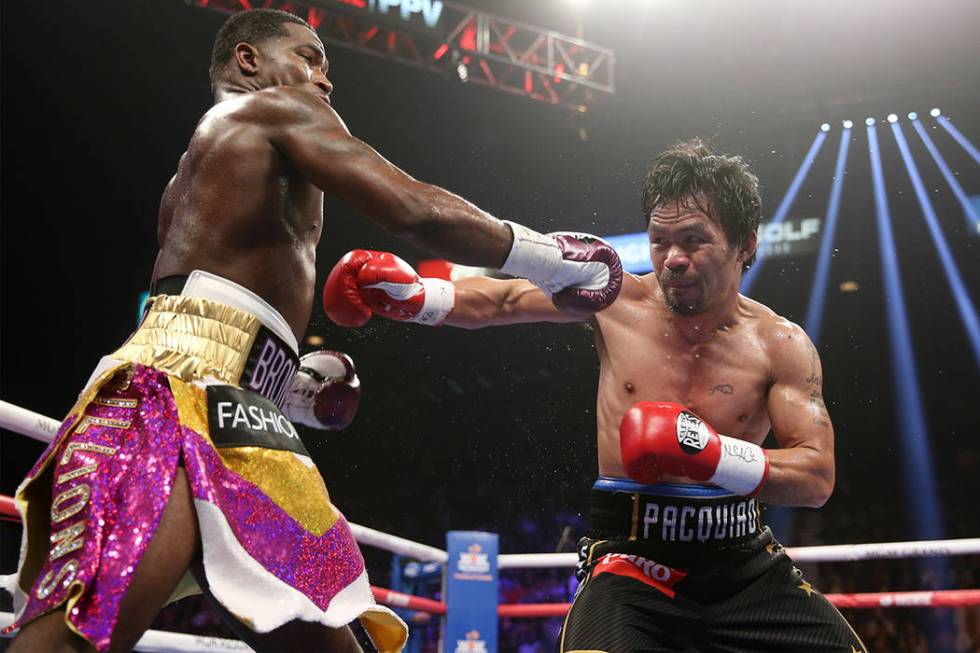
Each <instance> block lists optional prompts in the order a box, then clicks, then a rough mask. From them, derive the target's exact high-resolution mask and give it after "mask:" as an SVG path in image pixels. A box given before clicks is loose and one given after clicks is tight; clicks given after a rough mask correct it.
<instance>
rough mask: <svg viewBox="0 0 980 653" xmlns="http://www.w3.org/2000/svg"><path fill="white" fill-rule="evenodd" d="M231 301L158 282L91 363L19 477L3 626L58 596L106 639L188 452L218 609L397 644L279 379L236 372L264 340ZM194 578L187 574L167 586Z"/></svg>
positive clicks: (89, 634) (100, 644)
mask: <svg viewBox="0 0 980 653" xmlns="http://www.w3.org/2000/svg"><path fill="white" fill-rule="evenodd" d="M221 281H223V280H221ZM243 290H244V289H243ZM223 291H224V292H227V288H223ZM269 310H271V309H269ZM240 313H245V312H244V311H241V310H240V309H238V308H233V307H229V306H227V305H225V304H223V303H218V302H215V301H213V300H210V299H208V298H207V297H204V298H202V297H200V296H193V295H191V296H186V291H185V295H181V296H158V297H155V298H154V300H153V305H152V306H151V309H150V312H149V314H148V316H147V317H146V318H144V321H143V323H142V324H141V326H140V328H139V329H138V330H137V332H136V333H135V334H134V336H133V337H131V338H130V340H129V341H127V343H126V345H124V346H123V347H122V348H121V349H120V350H119V351H117V352H116V353H114V354H113V355H112V356H111V357H107V358H106V359H104V360H103V363H102V364H101V365H100V367H99V368H97V370H96V373H95V374H94V375H93V380H92V381H91V382H90V383H89V385H88V387H87V388H86V390H85V391H83V393H82V395H81V397H80V398H79V401H78V402H77V403H76V405H75V407H74V408H73V409H72V410H71V412H70V413H69V416H68V418H67V419H66V420H65V421H64V422H63V423H62V425H61V429H60V430H59V433H58V436H57V437H56V439H55V440H54V442H52V444H51V445H50V446H49V447H48V449H47V451H45V453H44V454H43V455H42V456H41V458H40V460H38V462H37V463H36V464H35V466H34V468H33V469H32V470H31V472H30V473H29V474H28V477H27V479H26V480H25V481H24V483H23V484H22V485H21V487H20V488H19V489H18V492H17V497H16V500H17V504H18V509H19V510H20V512H21V516H22V518H23V521H24V537H23V545H22V548H21V561H20V567H19V570H18V581H17V587H16V588H15V609H16V621H15V623H14V624H13V625H12V626H11V629H12V628H15V627H19V626H23V625H24V624H26V623H28V622H30V621H32V620H34V619H36V618H37V617H39V616H41V615H43V614H45V613H47V612H49V611H51V610H54V609H57V608H60V607H62V606H65V610H66V620H67V623H68V625H69V627H70V628H71V629H72V630H74V631H75V632H76V633H78V634H79V635H81V636H82V637H84V638H85V639H87V640H88V641H89V642H91V643H92V644H93V645H94V646H95V647H96V648H97V649H99V650H105V649H107V648H108V646H109V644H110V641H111V637H112V632H113V630H114V628H115V625H116V622H117V619H118V618H119V608H120V603H121V601H122V598H123V596H124V595H125V593H126V591H127V589H128V588H129V586H130V583H131V581H132V578H133V572H134V570H135V569H136V567H137V566H138V564H139V563H140V560H141V558H142V557H143V555H144V553H145V552H146V549H147V547H148V545H149V543H150V541H151V539H152V537H153V533H154V531H155V529H156V528H157V525H158V524H159V521H160V518H161V516H162V514H163V510H164V508H165V506H166V504H167V500H168V499H169V497H170V492H171V489H172V487H173V483H174V479H175V476H176V472H177V467H178V466H179V465H183V467H184V469H185V470H186V473H187V478H188V481H189V484H190V490H191V493H192V496H193V500H194V506H195V509H196V513H197V520H198V525H199V529H200V533H201V549H202V558H203V567H204V573H205V575H206V577H207V581H208V585H209V587H210V591H211V593H212V594H213V595H214V597H215V598H216V599H217V600H218V601H219V602H220V603H221V604H222V605H223V606H224V607H225V608H226V609H227V610H228V611H229V612H231V613H232V614H233V615H235V616H236V617H237V618H238V619H239V620H240V621H241V622H243V623H245V624H247V625H248V626H249V627H251V628H252V629H253V630H255V631H257V632H268V631H270V630H273V629H275V628H277V627H279V626H281V625H283V624H285V623H287V622H289V621H292V620H295V619H301V620H304V621H313V622H320V623H322V624H324V625H326V626H330V627H339V626H342V625H344V624H347V623H349V622H350V621H352V620H354V619H357V618H360V619H361V621H362V623H363V624H364V626H365V629H366V630H367V631H368V633H369V635H370V636H371V637H372V639H373V641H374V643H375V645H376V646H378V648H379V649H380V650H382V651H397V650H400V648H401V646H402V645H403V644H404V642H405V637H406V629H405V625H404V623H403V622H402V621H401V620H400V619H398V617H397V616H395V615H394V614H393V613H392V612H391V611H390V610H388V609H387V608H385V607H383V606H379V605H377V604H376V603H375V602H374V599H373V597H372V595H371V589H370V586H369V584H368V580H367V574H366V572H365V569H364V561H363V558H362V557H361V554H360V551H359V550H358V548H357V544H356V543H355V541H354V539H353V537H352V535H351V532H350V528H349V527H348V524H347V522H346V520H345V519H344V517H343V515H342V514H341V513H340V511H339V510H337V508H336V507H335V506H334V505H333V503H332V502H331V501H330V497H329V495H328V493H327V489H326V486H325V485H324V483H323V479H322V478H321V476H320V474H319V472H318V471H317V468H316V466H315V465H314V464H313V462H312V461H311V460H310V458H309V455H308V454H307V452H306V450H305V448H304V447H303V444H302V440H301V439H300V438H299V435H298V433H297V432H296V430H295V429H294V428H293V427H292V425H291V424H290V423H289V421H288V420H287V419H286V418H285V417H284V416H283V415H282V413H281V412H280V411H279V408H278V406H277V405H276V402H275V401H274V399H276V397H277V396H281V393H277V392H276V391H275V388H273V386H270V385H269V384H266V385H267V387H266V388H265V389H266V390H268V389H269V388H273V391H271V392H267V393H266V394H265V395H264V394H262V393H260V392H257V391H255V390H252V389H251V388H250V387H249V383H246V382H243V379H251V380H254V379H255V373H254V372H255V368H256V364H261V363H262V358H261V357H262V355H263V354H262V353H261V351H260V350H261V347H260V346H259V345H261V343H259V345H257V344H256V341H257V339H259V338H261V335H260V334H261V329H260V328H259V327H260V326H261V324H259V326H256V323H254V322H250V321H249V320H248V319H246V318H247V317H249V316H251V314H248V313H245V315H240ZM235 318H241V319H238V320H237V321H236V319H235ZM242 333H245V334H246V337H239V336H241V334H242ZM249 333H251V335H247V334H249ZM161 343H163V344H162V345H161ZM229 343H231V344H230V345H229ZM229 351H234V352H237V357H234V356H233V357H230V358H229ZM222 357H224V358H222ZM272 360H274V357H273V356H272V355H271V354H270V355H269V356H268V361H266V362H269V361H272ZM147 363H155V364H152V365H151V364H147ZM229 366H230V367H229ZM161 368H163V369H161ZM229 369H230V370H231V371H230V373H229V372H228V370H229ZM271 369H272V368H271V367H270V368H269V370H271ZM249 370H251V372H252V374H251V375H250V374H247V373H246V372H248V371H249ZM269 370H266V372H267V371H269ZM263 373H264V372H263ZM262 378H263V379H265V380H268V379H267V378H266V377H262ZM260 380H261V379H260ZM254 385H255V384H252V386H253V387H254ZM270 396H271V397H272V398H271V399H270V398H269V397H270ZM195 590H199V588H197V586H196V583H195V582H194V581H193V577H191V576H190V574H188V575H187V576H186V577H185V579H184V581H183V582H182V583H181V586H180V587H179V588H178V592H177V593H175V596H173V597H172V599H176V598H179V597H180V596H183V595H187V594H190V593H193V592H194V591H195Z"/></svg>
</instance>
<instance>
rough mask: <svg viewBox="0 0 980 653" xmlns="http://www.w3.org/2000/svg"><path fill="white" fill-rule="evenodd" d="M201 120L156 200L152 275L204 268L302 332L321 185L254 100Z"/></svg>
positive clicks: (235, 102) (220, 108)
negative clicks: (290, 156)
mask: <svg viewBox="0 0 980 653" xmlns="http://www.w3.org/2000/svg"><path fill="white" fill-rule="evenodd" d="M252 95H255V94H249V95H246V96H244V97H240V98H235V99H232V100H228V101H225V102H222V103H220V104H218V105H216V106H215V107H214V108H213V109H211V110H210V111H209V112H208V113H207V114H206V115H205V116H204V117H203V118H202V120H201V122H200V123H199V124H198V126H197V129H196V130H195V132H194V135H193V137H192V138H191V142H190V144H189V145H188V148H187V152H186V153H185V154H184V156H183V157H182V158H181V160H180V164H179V165H178V168H177V173H176V174H175V175H174V177H173V179H172V180H171V181H170V183H169V184H168V186H167V188H166V190H165V191H164V194H163V199H162V200H161V203H160V215H159V225H158V230H157V238H158V241H159V244H160V253H159V255H158V257H157V262H156V265H155V267H154V271H153V277H154V278H160V277H165V276H169V275H173V274H187V273H189V272H191V271H192V270H195V269H201V270H206V271H208V272H212V273H214V274H218V275H221V276H223V277H225V278H228V279H231V280H232V281H235V282H237V283H239V284H241V285H243V286H245V287H247V288H249V289H250V290H252V291H253V292H255V293H257V294H258V295H259V296H261V297H262V298H263V299H265V300H266V301H267V302H269V303H270V304H271V305H272V306H273V307H274V308H276V309H277V310H278V311H279V312H280V313H282V315H283V317H284V318H285V319H286V320H287V322H289V324H290V326H291V327H292V329H293V331H294V333H295V334H296V336H297V338H301V337H302V335H303V332H304V331H305V329H306V325H307V322H308V321H309V316H310V312H311V310H312V304H313V285H314V281H315V274H316V268H315V256H316V245H317V242H318V241H319V239H320V231H321V228H322V225H323V193H322V192H321V191H320V190H319V189H318V188H316V187H315V186H313V185H312V184H311V183H309V182H308V181H307V180H306V179H305V178H303V177H302V176H301V175H300V174H299V173H297V172H296V170H295V169H294V168H293V167H292V166H291V165H290V163H289V161H288V160H286V159H285V158H283V156H282V155H281V154H280V153H279V152H278V151H277V150H276V148H275V147H274V146H273V145H272V143H271V142H270V140H269V138H268V132H269V130H270V129H271V128H272V126H271V125H270V124H269V123H268V120H269V119H270V118H269V115H268V114H266V113H263V107H262V101H261V98H255V97H251V96H252Z"/></svg>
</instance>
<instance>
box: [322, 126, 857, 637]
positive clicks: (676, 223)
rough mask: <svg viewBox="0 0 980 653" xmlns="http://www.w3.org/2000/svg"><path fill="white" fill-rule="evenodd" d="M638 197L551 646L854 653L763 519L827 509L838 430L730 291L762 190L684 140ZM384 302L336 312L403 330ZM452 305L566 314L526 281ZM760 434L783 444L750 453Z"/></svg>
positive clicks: (793, 363) (790, 330)
mask: <svg viewBox="0 0 980 653" xmlns="http://www.w3.org/2000/svg"><path fill="white" fill-rule="evenodd" d="M642 206H643V216H644V220H645V223H646V227H647V231H648V234H649V239H650V256H651V259H652V262H653V270H654V271H653V273H651V274H647V275H644V276H633V275H625V276H624V279H623V287H622V291H621V293H620V294H619V297H618V299H617V300H616V301H615V302H614V303H613V304H612V305H611V306H609V307H608V308H606V309H604V310H602V311H601V312H598V313H596V314H595V315H594V316H593V317H590V318H588V319H589V320H590V322H591V323H592V325H593V326H594V327H595V340H596V350H597V352H598V354H599V361H600V371H599V392H598V402H597V417H598V452H599V474H600V478H599V480H598V481H597V482H596V484H595V486H594V488H593V500H592V510H591V527H590V531H589V533H588V534H587V537H586V538H584V539H583V540H582V542H581V548H580V556H581V564H580V574H581V578H582V581H583V582H582V583H581V585H580V587H579V590H578V593H577V595H576V598H575V600H574V602H573V604H572V607H571V609H570V610H569V613H568V616H567V618H566V622H565V625H564V627H563V629H562V633H561V636H560V643H559V648H560V650H561V651H563V652H566V653H570V652H574V651H577V652H580V653H583V652H585V651H589V652H597V651H615V652H617V653H618V652H632V651H691V650H699V651H746V652H748V651H799V652H801V653H802V652H812V651H840V652H842V653H852V652H854V651H864V650H865V649H864V645H863V644H862V643H861V641H860V640H859V638H858V637H857V635H856V634H855V633H854V632H853V630H852V629H851V628H850V627H849V626H848V624H847V622H846V621H845V620H844V618H843V617H842V616H841V615H840V613H839V612H837V610H836V609H834V607H833V606H832V605H831V604H830V603H829V602H828V601H827V600H826V599H825V598H824V597H823V596H822V595H821V594H820V593H819V592H817V591H816V590H815V589H814V588H813V587H812V586H811V585H810V583H808V582H807V581H806V580H805V579H803V577H802V576H801V574H800V572H799V571H798V570H796V569H795V568H794V567H793V563H792V561H791V560H790V559H789V557H788V556H787V555H786V553H785V552H784V551H783V549H782V547H781V546H780V545H779V544H778V543H777V542H776V541H775V540H774V539H773V536H772V533H771V532H770V531H769V529H768V528H766V527H764V526H763V525H762V523H761V521H760V503H761V502H768V503H772V504H776V505H785V506H808V507H819V506H821V505H823V504H824V502H826V501H827V498H828V497H829V496H830V494H831V492H832V490H833V487H834V430H833V426H832V425H831V421H830V416H829V415H828V413H827V408H826V406H825V405H824V401H823V396H822V385H823V376H822V371H821V365H820V359H819V356H818V354H817V351H816V349H815V348H814V346H813V344H812V343H811V342H810V339H809V338H808V337H807V335H806V333H805V332H804V331H803V330H802V329H801V328H800V327H799V326H797V325H795V324H793V323H791V322H789V321H788V320H786V319H784V318H782V317H780V316H779V315H776V314H775V313H774V312H773V311H771V310H770V309H768V308H767V307H765V306H763V305H762V304H760V303H758V302H755V301H753V300H751V299H749V298H748V297H744V296H742V295H740V294H739V292H738V289H739V282H740V280H741V277H742V272H743V270H744V269H745V268H747V266H748V265H749V264H751V262H752V260H753V258H754V254H755V248H756V229H757V228H758V225H759V216H760V197H759V191H758V180H757V179H756V177H755V175H753V174H752V172H751V171H750V170H749V168H748V166H747V165H746V163H745V162H744V161H743V160H742V159H741V158H740V157H731V156H726V155H722V154H719V153H716V152H714V151H713V150H712V149H710V148H709V147H707V146H706V145H704V144H703V143H701V142H700V141H697V140H695V141H689V142H684V143H678V144H676V145H675V146H673V147H672V148H670V149H669V150H667V151H666V152H663V153H662V154H660V155H659V156H658V157H657V158H656V159H655V161H654V163H653V165H652V166H651V167H650V170H649V172H648V173H647V176H646V178H645V179H644V182H643V190H642ZM432 268H433V269H439V266H432ZM448 268H449V266H442V269H448ZM335 270H336V268H335ZM447 276H450V278H451V273H450V274H449V275H447ZM419 283H421V284H423V285H424V284H431V283H435V281H434V280H430V279H422V280H420V281H419ZM378 292H379V291H377V290H372V291H371V292H367V291H364V292H361V294H360V295H359V296H357V297H355V298H353V299H351V300H350V302H351V303H358V302H360V303H362V304H364V305H366V306H367V307H368V308H369V309H371V310H377V311H378V312H381V313H382V314H383V315H385V316H386V317H389V318H392V319H402V320H404V319H408V318H407V317H406V315H407V314H409V313H411V311H407V312H392V311H390V310H385V308H384V307H385V306H390V302H388V301H387V299H386V298H385V297H384V296H381V295H379V294H378ZM451 294H452V309H451V310H449V311H447V312H446V314H445V315H443V316H441V317H440V319H439V320H438V322H440V323H442V324H447V325H452V326H458V327H463V328H470V329H475V328H480V327H485V326H491V325H501V324H517V323H528V322H538V321H540V322H568V321H573V320H575V319H576V318H575V317H574V316H572V315H569V314H567V313H565V314H563V313H560V312H559V311H557V310H556V309H555V307H554V306H553V304H552V302H551V301H549V299H548V297H547V296H546V295H545V294H544V293H542V292H541V291H540V290H539V289H538V288H536V287H535V286H534V285H532V284H530V283H528V282H526V281H523V280H503V279H491V278H488V277H473V278H463V279H460V280H457V281H455V282H454V283H453V284H452V292H451ZM328 314H330V312H329V311H328ZM770 430H771V431H772V433H773V435H774V436H775V439H776V441H777V442H778V443H779V445H780V446H779V448H777V449H762V447H761V446H760V445H761V444H762V442H763V440H765V438H766V435H767V434H768V433H769V432H770ZM719 432H720V433H725V434H727V435H719Z"/></svg>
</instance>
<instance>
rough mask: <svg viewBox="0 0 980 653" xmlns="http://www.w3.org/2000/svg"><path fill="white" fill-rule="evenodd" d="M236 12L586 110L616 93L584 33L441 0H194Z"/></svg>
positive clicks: (611, 57)
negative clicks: (266, 12) (285, 15)
mask: <svg viewBox="0 0 980 653" xmlns="http://www.w3.org/2000/svg"><path fill="white" fill-rule="evenodd" d="M189 2H190V3H191V4H193V5H195V6H198V7H203V8H207V9H212V10H217V11H221V12H225V13H234V12H238V11H243V10H246V9H251V8H258V7H263V8H270V9H281V10H284V11H289V12H291V13H294V14H296V15H298V16H300V17H302V18H304V19H305V20H306V21H307V22H309V23H310V25H312V26H313V27H314V28H315V29H316V30H317V32H318V33H319V34H320V37H321V38H322V39H323V40H324V41H325V42H328V43H330V44H332V45H338V46H341V47H345V48H351V49H354V50H358V51H360V52H365V53H367V54H372V55H375V56H379V57H383V58H385V59H389V60H391V61H397V62H399V63H403V64H408V65H411V66H416V67H418V68H424V69H427V70H431V71H433V72H436V73H440V74H449V75H451V76H453V77H455V78H458V79H460V80H461V81H463V82H467V83H474V84H480V85H483V86H489V87H492V88H496V89H499V90H501V91H507V92H510V93H515V94H517V95H523V96H524V97H528V98H531V99H533V100H537V101H540V102H546V103H549V104H555V105H565V106H570V107H573V108H575V109H577V110H579V111H586V110H587V109H588V107H589V106H590V105H591V104H592V103H593V102H594V101H595V99H596V98H597V97H598V96H601V95H603V94H612V93H614V92H615V84H614V67H615V54H614V53H613V51H612V50H610V49H609V48H604V47H601V46H598V45H595V44H593V43H589V42H587V41H583V40H581V39H577V38H574V37H571V36H565V35H563V34H559V33H558V32H553V31H550V30H545V29H540V28H537V27H533V26H531V25H526V24H524V23H520V22H517V21H512V20H508V19H506V18H501V17H500V16H494V15H492V14H488V13H485V12H481V11H477V10H475V9H470V8H468V7H463V6H461V5H457V4H454V3H451V2H440V1H439V0H307V1H305V2H293V1H290V0H189Z"/></svg>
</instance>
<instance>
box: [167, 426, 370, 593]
mask: <svg viewBox="0 0 980 653" xmlns="http://www.w3.org/2000/svg"><path fill="white" fill-rule="evenodd" d="M184 432H185V439H184V455H185V457H184V464H185V465H186V469H187V476H188V478H189V479H190V482H191V486H192V490H193V492H194V496H195V498H198V499H203V500H205V501H208V502H210V503H213V504H215V505H217V506H218V507H219V508H220V509H221V512H222V513H223V514H224V516H225V518H226V519H227V520H228V523H229V525H230V526H231V530H232V532H233V533H234V534H235V538H236V539H237V540H238V541H239V543H240V544H241V545H242V547H243V548H244V549H245V550H246V551H247V552H248V554H249V555H250V556H252V557H253V558H255V560H257V561H258V562H259V564H261V565H262V566H263V567H264V568H265V569H266V570H268V571H269V572H270V573H271V574H273V575H274V576H275V577H276V578H278V579H279V580H281V581H283V582H285V583H286V584H288V585H290V586H292V587H294V588H296V589H297V590H299V591H300V592H302V593H303V594H304V595H306V596H307V597H308V598H309V599H310V600H311V601H313V603H314V604H315V605H316V606H317V607H318V608H320V609H321V610H326V609H327V607H328V606H329V604H330V601H331V600H332V599H333V597H334V596H336V595H337V593H338V592H339V591H340V590H342V589H344V588H345V587H347V586H348V585H350V584H351V583H352V582H354V580H356V579H357V577H358V576H360V574H361V573H362V572H363V571H364V559H363V558H362V557H361V551H360V549H358V547H357V543H356V542H355V541H354V537H353V535H352V534H351V532H350V527H349V526H348V525H347V522H346V520H345V519H344V518H343V516H341V517H339V519H338V520H337V522H336V523H335V524H334V525H333V526H332V527H331V528H330V529H329V530H327V532H325V533H323V535H320V536H316V535H313V534H311V533H310V532H309V531H307V530H306V529H305V528H303V526H302V525H301V524H300V523H299V522H297V521H296V520H294V519H293V518H292V517H290V516H289V514H288V513H286V512H285V511H284V510H283V509H282V508H280V507H279V506H278V505H276V504H275V503H274V502H273V501H271V500H270V499H269V498H268V497H267V496H266V495H265V494H264V493H263V492H262V490H260V489H259V488H257V487H256V486H255V485H253V484H252V483H249V482H248V481H246V480H245V479H243V478H242V477H241V476H239V475H238V474H235V473H234V472H232V471H231V470H229V469H228V468H226V467H225V466H224V464H223V463H222V461H221V458H220V457H219V456H218V454H217V452H216V451H215V450H214V449H213V448H212V446H211V445H210V444H209V443H208V442H206V441H204V440H203V439H202V438H201V437H199V436H198V435H197V434H196V433H194V432H193V431H192V430H190V429H187V428H185V429H184Z"/></svg>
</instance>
